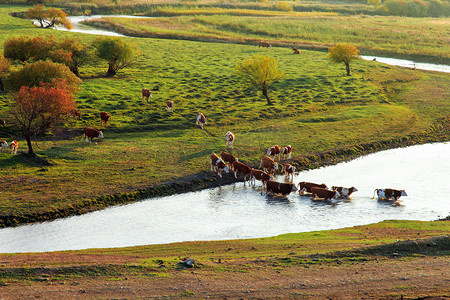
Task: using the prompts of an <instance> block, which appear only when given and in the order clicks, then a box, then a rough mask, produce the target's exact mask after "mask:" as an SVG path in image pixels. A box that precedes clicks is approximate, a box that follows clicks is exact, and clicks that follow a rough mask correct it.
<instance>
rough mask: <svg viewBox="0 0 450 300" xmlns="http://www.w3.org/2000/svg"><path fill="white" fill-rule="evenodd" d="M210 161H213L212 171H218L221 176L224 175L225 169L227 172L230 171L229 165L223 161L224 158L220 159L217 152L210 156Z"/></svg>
mask: <svg viewBox="0 0 450 300" xmlns="http://www.w3.org/2000/svg"><path fill="white" fill-rule="evenodd" d="M209 161H210V163H211V171H213V172H217V175H219V176H220V177H222V172H223V171H225V173H228V172H229V169H228V166H227V165H226V164H225V163H224V162H223V160H222V159H220V157H219V156H218V155H217V154H215V153H211V155H210V156H209Z"/></svg>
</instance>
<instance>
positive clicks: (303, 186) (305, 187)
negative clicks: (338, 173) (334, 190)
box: [298, 181, 328, 195]
mask: <svg viewBox="0 0 450 300" xmlns="http://www.w3.org/2000/svg"><path fill="white" fill-rule="evenodd" d="M298 186H299V188H298V189H299V191H300V192H299V193H301V194H302V195H303V194H304V193H305V192H308V193H311V188H312V187H320V188H324V189H327V188H328V187H327V186H326V185H325V183H322V184H317V183H312V182H306V181H302V182H299V183H298Z"/></svg>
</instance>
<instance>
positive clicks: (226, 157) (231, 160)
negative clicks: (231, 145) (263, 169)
mask: <svg viewBox="0 0 450 300" xmlns="http://www.w3.org/2000/svg"><path fill="white" fill-rule="evenodd" d="M220 157H221V158H222V160H223V161H224V162H225V163H227V164H229V165H230V166H232V165H233V163H234V162H235V161H238V159H237V158H236V157H234V156H233V155H232V154H230V153H228V152H225V151H222V153H220Z"/></svg>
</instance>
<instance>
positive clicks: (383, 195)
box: [374, 189, 408, 202]
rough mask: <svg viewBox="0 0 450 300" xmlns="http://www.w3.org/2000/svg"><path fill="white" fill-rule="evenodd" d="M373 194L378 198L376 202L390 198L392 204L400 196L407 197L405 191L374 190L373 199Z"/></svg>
mask: <svg viewBox="0 0 450 300" xmlns="http://www.w3.org/2000/svg"><path fill="white" fill-rule="evenodd" d="M375 193H376V194H377V196H378V200H382V199H385V200H389V199H391V198H393V199H394V202H395V201H397V200H398V198H400V197H401V196H408V195H407V194H406V192H405V190H394V189H376V190H375V191H374V197H375Z"/></svg>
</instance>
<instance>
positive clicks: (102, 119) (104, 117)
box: [100, 111, 111, 126]
mask: <svg viewBox="0 0 450 300" xmlns="http://www.w3.org/2000/svg"><path fill="white" fill-rule="evenodd" d="M110 117H111V116H110V115H109V114H108V113H107V112H106V111H102V112H101V113H100V123H102V124H105V126H108V121H109V118H110Z"/></svg>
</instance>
